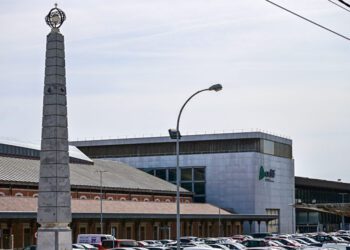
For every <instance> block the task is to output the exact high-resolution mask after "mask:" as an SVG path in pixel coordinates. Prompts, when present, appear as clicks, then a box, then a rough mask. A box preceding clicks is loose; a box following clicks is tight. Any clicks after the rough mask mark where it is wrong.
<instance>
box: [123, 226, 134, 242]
mask: <svg viewBox="0 0 350 250" xmlns="http://www.w3.org/2000/svg"><path fill="white" fill-rule="evenodd" d="M126 238H127V239H131V227H127V228H126ZM124 244H125V242H124ZM133 246H135V245H133Z"/></svg>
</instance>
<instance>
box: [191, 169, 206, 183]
mask: <svg viewBox="0 0 350 250" xmlns="http://www.w3.org/2000/svg"><path fill="white" fill-rule="evenodd" d="M193 171H194V180H196V181H204V180H205V169H204V168H194V169H193Z"/></svg>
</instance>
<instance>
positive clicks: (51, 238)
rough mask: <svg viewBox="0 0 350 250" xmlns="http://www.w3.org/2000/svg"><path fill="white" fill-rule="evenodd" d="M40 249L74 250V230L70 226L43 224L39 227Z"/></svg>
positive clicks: (38, 244)
mask: <svg viewBox="0 0 350 250" xmlns="http://www.w3.org/2000/svg"><path fill="white" fill-rule="evenodd" d="M37 249H38V250H72V230H71V229H70V228H69V227H50V228H44V227H43V226H41V227H40V228H39V229H38V242H37Z"/></svg>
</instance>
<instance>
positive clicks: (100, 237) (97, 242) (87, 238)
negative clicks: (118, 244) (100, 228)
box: [77, 234, 115, 250]
mask: <svg viewBox="0 0 350 250" xmlns="http://www.w3.org/2000/svg"><path fill="white" fill-rule="evenodd" d="M104 240H115V238H114V236H112V235H110V234H79V235H78V237H77V243H86V244H90V245H93V246H95V247H97V248H98V250H104V249H105V248H104V247H103V246H102V242H103V241H104Z"/></svg>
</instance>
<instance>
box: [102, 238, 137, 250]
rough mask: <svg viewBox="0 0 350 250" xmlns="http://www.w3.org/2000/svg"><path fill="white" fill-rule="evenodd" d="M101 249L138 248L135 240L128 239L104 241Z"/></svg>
mask: <svg viewBox="0 0 350 250" xmlns="http://www.w3.org/2000/svg"><path fill="white" fill-rule="evenodd" d="M102 247H103V248H104V249H111V248H125V247H131V248H132V247H138V243H137V241H136V240H130V239H118V240H104V241H102Z"/></svg>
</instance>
